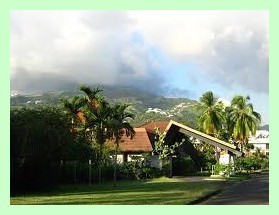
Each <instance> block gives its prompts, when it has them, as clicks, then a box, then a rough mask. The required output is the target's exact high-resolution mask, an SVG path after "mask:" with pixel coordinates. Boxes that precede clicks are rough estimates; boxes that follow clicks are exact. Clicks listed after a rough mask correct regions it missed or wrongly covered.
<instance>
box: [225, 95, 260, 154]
mask: <svg viewBox="0 0 279 215" xmlns="http://www.w3.org/2000/svg"><path fill="white" fill-rule="evenodd" d="M249 100H250V97H249V96H247V97H244V96H239V95H238V96H235V97H234V98H233V99H232V101H231V106H230V107H228V108H227V109H226V111H227V113H228V131H229V132H230V134H231V136H232V138H233V139H234V140H235V142H238V143H239V144H240V146H241V151H243V147H244V146H245V145H246V144H247V143H248V139H249V137H250V136H251V135H255V133H256V130H257V129H258V127H259V125H260V122H261V115H260V114H259V113H257V112H256V111H254V108H253V105H252V104H251V103H248V102H249Z"/></svg>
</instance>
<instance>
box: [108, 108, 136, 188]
mask: <svg viewBox="0 0 279 215" xmlns="http://www.w3.org/2000/svg"><path fill="white" fill-rule="evenodd" d="M128 107H129V105H127V104H116V105H114V106H113V107H112V108H111V121H110V125H109V128H108V132H109V133H110V137H111V139H114V143H115V151H114V174H113V182H114V186H116V165H117V154H118V150H119V143H120V142H121V139H122V137H123V136H124V135H126V136H127V137H129V136H130V137H131V138H133V136H134V135H135V130H134V128H133V127H132V126H131V124H130V123H129V122H128V119H134V115H133V114H132V113H129V112H128V111H127V108H128Z"/></svg>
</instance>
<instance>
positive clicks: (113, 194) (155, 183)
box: [11, 178, 219, 205]
mask: <svg viewBox="0 0 279 215" xmlns="http://www.w3.org/2000/svg"><path fill="white" fill-rule="evenodd" d="M218 189H219V188H218V186H216V185H213V184H212V183H209V182H206V181H203V182H186V181H183V180H181V179H169V178H159V179H153V180H145V181H121V182H118V186H117V187H113V184H112V183H105V184H103V185H102V186H98V185H91V186H88V185H76V186H75V185H71V186H61V187H58V188H57V189H55V190H53V191H49V192H44V193H33V194H26V195H20V196H12V197H11V204H12V205H17V204H51V205H54V204H92V205H93V204H96V205H183V204H187V203H189V202H191V201H193V200H195V199H197V198H199V197H201V196H204V195H206V194H208V193H210V192H213V191H216V190H218Z"/></svg>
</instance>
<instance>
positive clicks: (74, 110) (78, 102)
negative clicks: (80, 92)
mask: <svg viewBox="0 0 279 215" xmlns="http://www.w3.org/2000/svg"><path fill="white" fill-rule="evenodd" d="M61 102H62V105H63V108H64V109H65V110H66V112H67V113H68V114H69V115H70V116H71V118H72V132H75V131H76V128H77V125H78V123H80V122H85V117H84V114H83V111H82V108H83V107H84V105H85V99H84V98H81V97H80V96H74V97H73V99H72V100H71V101H69V100H68V99H66V98H62V99H61Z"/></svg>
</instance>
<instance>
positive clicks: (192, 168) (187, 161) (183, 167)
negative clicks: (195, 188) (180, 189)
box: [173, 155, 197, 175]
mask: <svg viewBox="0 0 279 215" xmlns="http://www.w3.org/2000/svg"><path fill="white" fill-rule="evenodd" d="M173 172H174V174H175V175H192V174H194V173H196V172H197V169H196V165H195V162H194V161H193V160H192V158H191V157H190V156H188V155H186V156H184V157H182V158H177V159H174V161H173Z"/></svg>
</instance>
